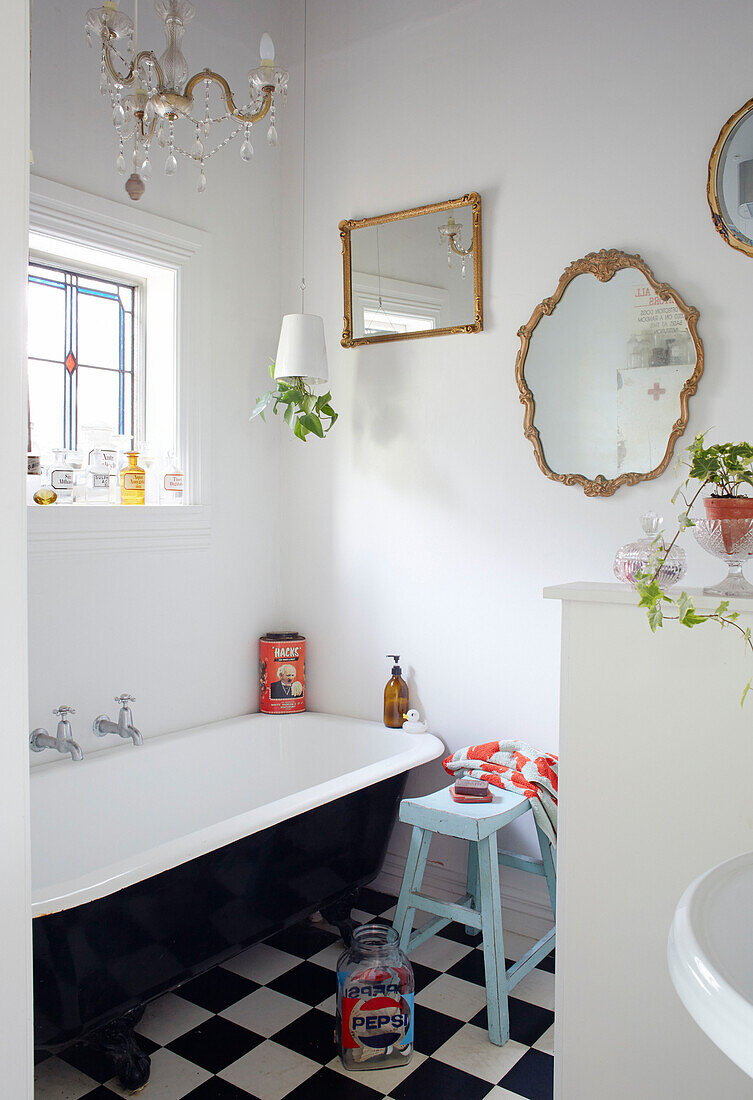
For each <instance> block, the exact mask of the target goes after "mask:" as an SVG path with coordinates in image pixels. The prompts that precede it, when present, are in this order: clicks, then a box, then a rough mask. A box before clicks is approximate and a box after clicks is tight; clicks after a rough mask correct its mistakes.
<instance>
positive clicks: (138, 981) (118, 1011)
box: [33, 773, 407, 1051]
mask: <svg viewBox="0 0 753 1100" xmlns="http://www.w3.org/2000/svg"><path fill="white" fill-rule="evenodd" d="M406 774H407V773H403V774H401V775H396V776H393V777H392V778H390V779H385V780H382V781H381V782H379V783H375V784H373V785H372V786H370V787H365V788H364V789H362V790H360V791H355V792H353V793H352V794H348V795H344V796H343V797H342V798H338V799H335V800H334V801H332V802H328V803H325V804H324V805H323V806H317V807H316V808H315V809H313V810H308V811H306V812H305V813H302V814H299V815H298V816H296V817H292V818H289V819H287V820H286V821H282V822H280V823H279V824H277V825H273V826H272V827H271V828H269V829H264V830H262V831H261V832H258V833H253V834H252V835H251V836H248V837H243V838H241V839H240V840H237V841H235V842H234V843H232V844H228V845H226V846H225V847H222V848H218V849H217V850H216V851H214V852H209V853H207V854H206V855H202V856H199V857H198V858H196V859H194V860H191V861H189V862H188V863H183V864H181V865H180V866H178V867H174V868H171V869H170V870H169V871H164V872H162V873H161V874H158V875H154V876H153V877H152V878H147V879H144V880H143V881H141V882H138V883H135V884H134V885H133V886H128V887H126V888H125V889H123V890H119V891H118V892H117V893H114V894H109V895H107V896H106V897H104V898H101V899H99V900H97V901H92V902H89V903H87V904H86V905H80V906H77V907H76V908H73V909H67V910H63V911H62V912H60V913H51V914H49V915H48V916H39V917H35V918H34V922H33V936H34V1038H35V1046H36V1047H37V1048H38V1049H42V1050H48V1051H55V1050H58V1049H60V1048H61V1047H63V1046H66V1045H67V1044H69V1043H71V1042H73V1041H75V1040H77V1039H80V1038H83V1037H85V1036H87V1035H89V1034H91V1033H93V1032H98V1031H100V1030H101V1029H103V1026H104V1025H108V1024H110V1022H111V1021H114V1020H116V1019H119V1018H120V1017H123V1016H125V1014H126V1013H131V1012H132V1011H133V1010H134V1009H138V1008H139V1007H140V1006H141V1005H143V1004H144V1003H145V1002H147V1001H149V1000H151V999H153V998H154V997H158V996H160V995H161V994H162V993H165V992H167V991H168V990H172V989H175V988H176V987H177V986H179V985H181V984H182V983H183V982H186V981H188V980H189V979H191V978H194V977H196V976H197V975H199V974H201V973H203V972H204V971H205V970H208V969H210V968H211V967H213V966H216V965H217V964H218V963H221V962H224V961H225V960H227V959H229V958H231V957H232V956H233V955H235V954H237V953H238V952H239V951H241V950H243V949H244V948H245V947H248V946H250V945H251V944H253V943H256V942H257V941H259V940H261V939H264V938H266V937H267V936H269V935H271V934H272V933H273V932H275V931H277V930H278V929H281V928H284V927H286V926H287V925H289V924H292V923H294V922H296V921H298V920H301V919H302V918H303V917H305V916H307V915H308V914H309V913H312V912H314V911H315V910H317V909H322V908H324V907H326V906H328V905H330V904H332V903H334V902H337V901H338V900H339V899H341V898H343V897H346V896H347V894H348V893H349V892H351V891H353V890H354V889H355V888H357V887H358V886H362V885H365V884H366V883H367V882H370V881H371V880H372V879H373V878H374V877H375V875H376V874H377V873H378V871H379V869H380V867H381V864H382V861H383V859H384V854H385V851H386V846H387V841H388V839H389V835H390V830H391V828H392V824H393V821H394V819H395V813H396V809H397V804H398V802H399V800H400V797H401V795H402V792H403V789H404V786H405V780H406ZM186 797H190V793H187V795H186Z"/></svg>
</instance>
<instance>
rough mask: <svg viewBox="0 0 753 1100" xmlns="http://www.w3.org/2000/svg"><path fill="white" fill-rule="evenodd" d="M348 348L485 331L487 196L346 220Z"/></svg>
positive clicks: (342, 234) (343, 237)
mask: <svg viewBox="0 0 753 1100" xmlns="http://www.w3.org/2000/svg"><path fill="white" fill-rule="evenodd" d="M340 238H341V241H342V251H343V299H344V302H343V322H344V323H343V335H342V340H341V341H340V342H341V344H342V346H343V347H344V348H353V347H358V346H359V345H360V344H379V343H384V342H385V341H386V340H413V339H416V338H417V337H419V336H445V335H447V334H448V333H453V332H481V330H482V328H483V325H484V316H483V296H482V290H481V198H480V197H479V195H477V194H476V193H475V192H471V193H470V194H468V195H463V196H462V197H461V198H459V199H450V200H449V201H447V202H437V203H433V204H431V205H430V206H417V207H414V208H413V209H412V210H400V211H398V212H397V213H395V214H380V215H378V216H377V217H374V218H361V219H359V220H357V221H342V222H340Z"/></svg>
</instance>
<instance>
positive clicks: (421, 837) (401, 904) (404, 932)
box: [392, 825, 431, 951]
mask: <svg viewBox="0 0 753 1100" xmlns="http://www.w3.org/2000/svg"><path fill="white" fill-rule="evenodd" d="M430 844H431V832H430V831H429V830H428V829H420V828H419V827H418V825H414V826H413V835H412V837H411V842H410V849H409V851H408V858H407V860H406V861H405V870H404V871H403V882H402V885H401V887H400V897H399V898H398V899H397V908H396V909H395V916H394V917H393V919H392V927H393V928H396V929H397V933H398V935H399V937H400V948H401V950H403V951H407V949H408V940H409V939H410V934H411V931H412V930H413V921H414V920H415V918H416V907H415V905H410V902H409V898H410V894H411V891H414V892H415V893H418V891H419V890H420V889H421V882H422V881H423V877H424V868H425V867H426V857H427V856H428V854H429V845H430Z"/></svg>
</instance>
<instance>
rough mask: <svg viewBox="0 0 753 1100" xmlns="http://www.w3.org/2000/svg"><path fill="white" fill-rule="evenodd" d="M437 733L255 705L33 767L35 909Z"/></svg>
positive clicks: (427, 755)
mask: <svg viewBox="0 0 753 1100" xmlns="http://www.w3.org/2000/svg"><path fill="white" fill-rule="evenodd" d="M443 748H444V746H443V745H442V742H441V741H440V740H439V739H438V738H437V737H434V736H432V734H407V733H402V732H401V731H399V730H396V731H393V730H386V729H385V728H384V726H382V725H380V724H377V723H375V722H366V721H360V720H358V719H354V718H342V717H337V716H333V715H325V714H313V713H305V714H298V715H286V716H284V717H279V716H276V715H275V716H272V715H262V714H254V715H248V716H245V717H241V718H235V719H232V720H230V721H226V722H216V723H212V724H210V725H205V726H197V727H196V728H194V729H189V730H182V731H179V732H177V733H169V734H163V735H162V736H160V737H153V738H151V739H149V740H148V741H146V742H145V744H144V745H142V746H139V747H138V748H135V747H134V746H133V745H131V744H130V743H129V744H127V745H126V744H122V745H119V746H115V747H114V748H108V749H102V750H101V751H99V752H94V753H89V754H87V756H86V758H85V760H84V761H83V763H81V764H79V765H78V766H76V767H70V768H61V767H60V766H59V765H58V762H57V761H52V762H51V763H49V764H47V765H43V766H42V767H38V768H35V769H34V772H33V775H32V783H31V836H32V907H33V915H34V916H42V915H44V914H47V913H55V912H58V911H60V910H62V909H69V908H72V907H73V906H75V905H82V904H84V903H86V902H89V901H94V900H95V899H96V898H101V897H104V896H105V895H106V894H110V893H113V892H114V891H116V890H121V889H123V888H124V887H126V886H130V885H132V884H133V883H135V882H139V881H140V880H142V879H144V878H148V877H149V876H151V875H156V874H159V873H160V872H161V871H166V870H168V869H169V868H170V867H175V866H177V865H178V864H180V863H184V862H186V861H187V860H190V859H195V858H197V857H199V856H202V855H204V854H206V853H207V852H211V851H214V850H215V849H216V848H220V847H221V846H222V845H225V844H231V843H232V842H233V841H235V840H238V839H240V838H241V837H244V836H249V835H250V834H252V833H256V832H258V831H259V830H261V829H266V828H268V827H269V826H271V825H275V824H276V823H277V822H279V821H282V820H284V819H285V818H289V817H293V816H295V815H296V814H301V813H304V812H305V811H306V810H310V809H313V807H315V806H320V805H322V804H323V803H325V802H330V801H332V800H333V799H335V798H340V797H342V796H343V795H346V794H350V793H351V792H352V791H357V790H360V789H361V788H363V787H367V786H369V785H370V784H372V783H377V782H379V780H381V779H388V778H389V777H390V776H393V775H398V774H400V773H401V772H405V771H407V770H409V769H410V768H414V767H417V766H418V765H420V764H424V763H426V762H427V761H429V760H432V759H434V758H436V757H437V756H439V755H440V754H441V753H442V751H443Z"/></svg>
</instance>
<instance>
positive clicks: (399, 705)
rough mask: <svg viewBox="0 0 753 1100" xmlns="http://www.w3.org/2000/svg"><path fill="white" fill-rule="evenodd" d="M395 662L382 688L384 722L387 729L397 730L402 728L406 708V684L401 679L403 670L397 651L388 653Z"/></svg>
mask: <svg viewBox="0 0 753 1100" xmlns="http://www.w3.org/2000/svg"><path fill="white" fill-rule="evenodd" d="M387 656H388V657H391V658H392V660H393V661H394V662H395V663H394V665H393V666H392V676H391V677H390V679H389V680H388V681H387V686H386V687H385V689H384V724H385V726H387V727H388V728H389V729H392V730H399V729H402V728H403V722H404V721H405V714H406V711H407V710H408V698H409V696H408V685H407V684H406V682H405V680H404V679H403V670H402V669H401V668H400V665H399V664H398V661H399V660H400V654H399V653H388V654H387Z"/></svg>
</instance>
